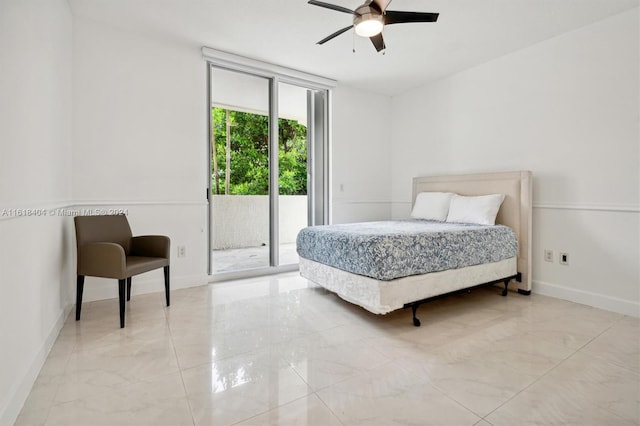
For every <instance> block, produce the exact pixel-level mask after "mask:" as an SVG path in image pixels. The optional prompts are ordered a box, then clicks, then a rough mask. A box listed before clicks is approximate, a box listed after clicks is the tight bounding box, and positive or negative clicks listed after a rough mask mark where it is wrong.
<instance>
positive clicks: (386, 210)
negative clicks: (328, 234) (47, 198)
mask: <svg viewBox="0 0 640 426" xmlns="http://www.w3.org/2000/svg"><path fill="white" fill-rule="evenodd" d="M73 25H74V28H73V71H74V78H73V112H74V120H73V198H74V200H76V202H77V203H79V204H80V205H82V206H87V207H102V208H109V207H114V208H124V209H127V210H128V212H129V220H130V221H131V225H132V229H133V231H134V233H136V234H139V233H145V232H153V233H162V234H166V235H169V236H170V238H171V241H172V259H171V265H172V266H171V268H172V283H173V284H172V287H174V288H177V287H181V286H188V285H198V284H202V283H204V282H206V273H207V240H206V238H207V237H206V225H207V222H206V214H207V209H206V203H205V187H206V179H207V156H208V147H207V126H208V122H207V110H206V87H207V86H206V65H205V62H204V60H203V58H202V54H201V51H200V49H201V46H196V45H185V44H182V43H178V42H173V41H171V40H157V39H154V38H151V37H148V36H146V35H143V34H137V33H133V32H130V31H125V30H121V29H119V28H115V27H112V26H107V25H104V24H101V23H98V22H95V21H92V20H89V19H87V18H82V17H74V21H73ZM390 106H391V100H390V98H388V97H385V96H380V95H375V94H370V93H367V92H363V91H360V90H357V89H351V88H348V87H339V88H337V89H335V93H334V97H333V145H332V150H333V152H332V157H331V161H332V168H333V179H334V187H333V198H334V212H333V215H334V216H333V217H334V221H356V220H360V221H361V220H368V219H376V218H388V217H389V215H390V204H389V201H390V199H389V194H390V178H389V177H390V174H389V173H390V169H389V168H388V164H389V145H388V143H389V140H390V127H389V123H388V121H387V120H386V119H387V117H389V116H390ZM362 123H364V125H362ZM340 184H342V185H343V188H344V191H342V192H341V191H340V190H339V188H340V186H339V185H340ZM151 224H153V225H154V226H152V225H151ZM178 245H184V246H186V252H187V256H186V257H185V258H178V257H177V250H176V248H177V246H178ZM161 280H162V276H161V274H155V273H154V272H150V273H148V274H145V275H143V276H142V277H140V278H139V279H138V282H139V284H138V285H136V284H135V281H136V280H135V279H134V285H133V287H132V291H133V292H134V293H135V292H141V291H153V290H154V289H156V290H157V289H160V288H161V282H162V281H161ZM105 297H117V289H116V286H114V285H113V283H112V282H110V281H109V280H102V279H98V278H91V277H87V283H86V285H85V300H94V299H100V298H105Z"/></svg>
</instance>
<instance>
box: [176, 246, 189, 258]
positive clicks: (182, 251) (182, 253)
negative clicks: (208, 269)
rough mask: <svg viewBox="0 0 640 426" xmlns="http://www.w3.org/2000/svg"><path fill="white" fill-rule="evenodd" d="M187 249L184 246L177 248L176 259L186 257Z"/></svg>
mask: <svg viewBox="0 0 640 426" xmlns="http://www.w3.org/2000/svg"><path fill="white" fill-rule="evenodd" d="M186 256H187V248H186V247H185V246H178V257H186Z"/></svg>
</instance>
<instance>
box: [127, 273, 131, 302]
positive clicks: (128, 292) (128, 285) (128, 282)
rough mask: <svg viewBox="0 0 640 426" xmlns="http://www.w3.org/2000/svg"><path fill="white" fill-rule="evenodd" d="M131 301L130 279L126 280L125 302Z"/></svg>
mask: <svg viewBox="0 0 640 426" xmlns="http://www.w3.org/2000/svg"><path fill="white" fill-rule="evenodd" d="M130 300H131V277H129V278H127V302H128V301H130Z"/></svg>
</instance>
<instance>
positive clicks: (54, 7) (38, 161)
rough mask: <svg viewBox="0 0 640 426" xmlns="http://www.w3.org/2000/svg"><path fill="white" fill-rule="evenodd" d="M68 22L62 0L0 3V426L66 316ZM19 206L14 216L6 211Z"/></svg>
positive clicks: (16, 407)
mask: <svg viewBox="0 0 640 426" xmlns="http://www.w3.org/2000/svg"><path fill="white" fill-rule="evenodd" d="M71 45H72V18H71V11H70V9H69V5H68V4H67V2H66V1H65V0H3V1H2V2H1V3H0V93H1V94H2V95H1V96H0V424H12V423H13V421H14V420H15V418H16V416H17V415H18V413H19V411H20V408H21V407H22V404H23V402H24V401H25V399H26V396H27V394H28V392H29V391H30V388H31V385H32V384H33V382H34V380H35V378H36V376H37V374H38V372H39V370H40V368H41V366H42V364H43V362H44V360H45V358H46V356H47V354H48V353H49V350H50V349H51V346H52V344H53V342H54V340H55V338H56V337H57V335H58V332H59V330H60V328H61V327H62V323H63V321H64V319H65V316H66V313H67V312H68V310H67V307H68V306H69V303H70V301H71V300H72V298H73V295H72V287H73V284H72V280H73V277H72V271H71V268H72V260H71V258H70V256H71V246H72V244H73V243H72V241H71V239H72V237H73V230H72V229H71V226H70V221H69V219H68V218H65V217H58V216H55V215H44V216H19V217H16V215H17V214H19V213H24V210H23V209H27V208H30V209H38V210H44V211H48V210H50V209H53V208H55V207H63V206H65V205H66V204H67V203H68V202H69V200H70V196H71V192H70V191H71V172H70V169H71V118H72V111H71V78H72V68H71V66H72V62H71V57H72V48H71ZM11 209H15V210H11Z"/></svg>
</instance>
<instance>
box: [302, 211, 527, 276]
mask: <svg viewBox="0 0 640 426" xmlns="http://www.w3.org/2000/svg"><path fill="white" fill-rule="evenodd" d="M297 251H298V255H300V256H301V257H304V258H306V259H309V260H313V261H316V262H319V263H323V264H325V265H329V266H333V267H334V268H338V269H342V270H344V271H347V272H351V273H354V274H359V275H364V276H367V277H371V278H375V279H378V280H384V281H387V280H392V279H394V278H401V277H406V276H409V275H418V274H425V273H428V272H437V271H444V270H447V269H458V268H463V267H465V266H472V265H479V264H482V263H491V262H498V261H500V260H504V259H509V258H511V257H514V256H516V255H517V252H518V242H517V241H516V236H515V233H514V232H513V230H512V229H511V228H509V227H507V226H502V225H495V226H484V225H469V224H456V223H442V222H432V221H426V220H405V221H384V222H365V223H349V224H343V225H325V226H311V227H308V228H305V229H303V230H301V231H300V233H299V234H298V238H297Z"/></svg>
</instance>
